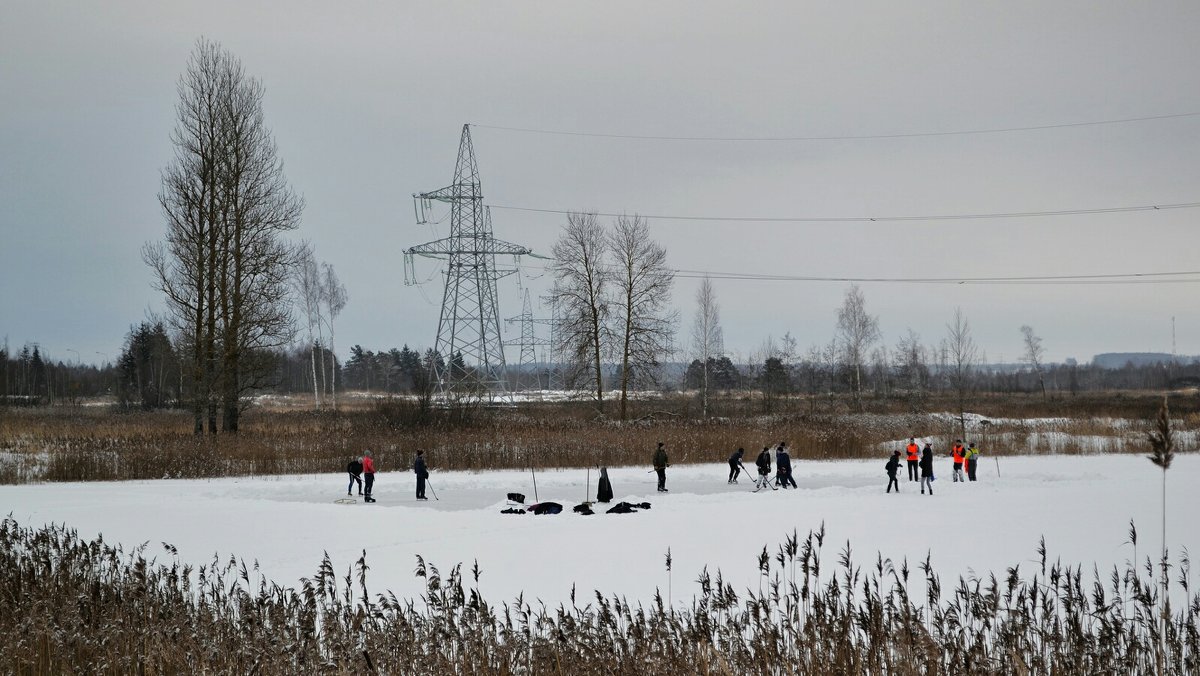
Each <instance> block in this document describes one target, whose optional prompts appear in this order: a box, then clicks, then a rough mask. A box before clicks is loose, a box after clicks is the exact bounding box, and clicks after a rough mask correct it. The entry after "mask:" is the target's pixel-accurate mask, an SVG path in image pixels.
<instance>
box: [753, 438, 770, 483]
mask: <svg viewBox="0 0 1200 676" xmlns="http://www.w3.org/2000/svg"><path fill="white" fill-rule="evenodd" d="M754 464H755V466H757V467H758V481H757V482H756V483H755V486H756V487H757V488H766V487H767V485H768V484H769V483H770V481H771V480H770V479H768V478H767V477H768V476H769V475H770V474H771V449H770V448H768V447H766V446H763V449H762V453H759V454H758V459H757V460H755V461H754Z"/></svg>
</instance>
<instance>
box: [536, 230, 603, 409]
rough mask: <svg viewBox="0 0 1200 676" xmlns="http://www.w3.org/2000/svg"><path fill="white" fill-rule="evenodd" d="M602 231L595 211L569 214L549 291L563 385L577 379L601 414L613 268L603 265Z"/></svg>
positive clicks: (555, 248) (555, 260)
mask: <svg viewBox="0 0 1200 676" xmlns="http://www.w3.org/2000/svg"><path fill="white" fill-rule="evenodd" d="M607 248H608V246H607V242H606V238H605V236H604V228H603V227H602V226H601V225H600V223H599V221H598V220H597V219H596V214H594V213H571V214H568V215H567V225H566V227H565V228H564V229H563V234H562V236H561V237H559V238H558V241H557V242H555V243H554V247H553V249H552V251H553V253H554V264H553V265H552V266H551V268H550V269H551V271H552V272H553V273H554V287H553V289H552V290H551V292H550V300H551V303H552V304H553V305H554V306H555V307H556V309H557V311H558V316H559V324H558V325H557V328H558V335H557V338H558V340H559V342H560V343H561V344H562V347H563V353H564V354H565V355H567V356H568V357H569V358H570V359H571V360H572V365H571V368H569V369H568V371H567V373H566V374H565V375H566V376H567V379H568V380H569V382H568V385H569V386H573V385H574V384H576V383H577V382H578V381H579V379H580V378H583V379H584V380H585V382H587V383H588V384H589V387H590V388H591V389H592V390H593V391H594V392H595V393H596V405H597V407H598V408H599V409H600V412H601V413H603V412H604V370H603V365H602V360H603V359H604V357H605V356H607V354H608V352H609V349H610V345H611V340H612V331H611V327H610V326H609V322H610V317H609V294H610V293H611V291H612V282H613V274H612V270H611V269H610V268H608V267H607V266H605V264H604V257H605V252H606V250H607Z"/></svg>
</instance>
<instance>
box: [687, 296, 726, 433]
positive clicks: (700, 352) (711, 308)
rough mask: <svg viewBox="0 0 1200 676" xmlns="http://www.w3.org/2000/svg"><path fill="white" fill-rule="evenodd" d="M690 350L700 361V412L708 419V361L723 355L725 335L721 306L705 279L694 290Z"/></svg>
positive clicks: (709, 368) (709, 367)
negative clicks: (694, 312)
mask: <svg viewBox="0 0 1200 676" xmlns="http://www.w3.org/2000/svg"><path fill="white" fill-rule="evenodd" d="M692 349H693V350H695V352H696V357H697V359H699V360H700V368H701V369H702V372H703V380H702V381H701V386H700V412H701V415H703V416H704V417H705V418H707V417H708V389H709V387H708V385H709V380H710V379H709V375H710V374H709V371H710V370H711V366H710V361H711V360H712V359H715V358H717V357H720V356H721V355H723V354H725V334H724V332H723V331H722V330H721V306H720V305H719V304H718V303H717V295H716V293H715V292H714V291H713V285H712V280H711V279H709V278H708V277H705V278H704V279H703V280H702V281H701V282H700V288H699V289H696V316H695V318H694V319H693V320H692Z"/></svg>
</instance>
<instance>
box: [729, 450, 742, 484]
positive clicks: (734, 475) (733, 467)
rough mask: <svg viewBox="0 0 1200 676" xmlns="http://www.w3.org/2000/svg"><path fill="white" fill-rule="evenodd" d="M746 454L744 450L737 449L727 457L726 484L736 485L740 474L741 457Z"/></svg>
mask: <svg viewBox="0 0 1200 676" xmlns="http://www.w3.org/2000/svg"><path fill="white" fill-rule="evenodd" d="M745 453H746V449H744V448H739V449H737V452H736V453H734V454H733V455H731V456H729V481H728V483H731V484H736V483H737V480H738V477H739V476H741V474H742V456H743V455H744V454H745Z"/></svg>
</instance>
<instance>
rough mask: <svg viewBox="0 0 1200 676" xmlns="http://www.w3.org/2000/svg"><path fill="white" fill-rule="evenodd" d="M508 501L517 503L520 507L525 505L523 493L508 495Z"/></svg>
mask: <svg viewBox="0 0 1200 676" xmlns="http://www.w3.org/2000/svg"><path fill="white" fill-rule="evenodd" d="M508 499H509V500H511V501H513V502H519V503H521V504H522V505H523V504H525V494H524V493H509V494H508Z"/></svg>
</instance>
